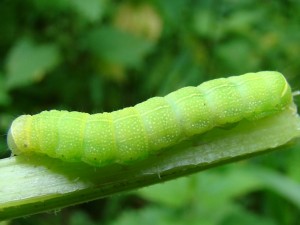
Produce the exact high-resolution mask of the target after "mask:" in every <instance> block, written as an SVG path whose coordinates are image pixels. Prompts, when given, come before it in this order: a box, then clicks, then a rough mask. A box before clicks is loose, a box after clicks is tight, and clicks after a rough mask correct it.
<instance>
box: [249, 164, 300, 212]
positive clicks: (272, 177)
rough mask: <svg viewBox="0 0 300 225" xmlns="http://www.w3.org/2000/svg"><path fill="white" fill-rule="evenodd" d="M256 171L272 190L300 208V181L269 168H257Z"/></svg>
mask: <svg viewBox="0 0 300 225" xmlns="http://www.w3.org/2000/svg"><path fill="white" fill-rule="evenodd" d="M254 171H256V174H257V176H258V177H259V178H260V179H261V180H262V181H263V182H264V183H265V185H266V186H267V187H268V188H269V189H270V190H272V191H274V192H276V193H277V194H279V195H281V196H282V197H284V198H286V199H287V200H288V201H290V202H292V203H293V204H295V205H296V206H297V207H298V208H299V209H300V183H297V182H295V181H294V180H292V179H290V178H289V177H287V176H284V175H281V174H279V173H276V172H274V171H272V170H269V169H263V168H256V170H254Z"/></svg>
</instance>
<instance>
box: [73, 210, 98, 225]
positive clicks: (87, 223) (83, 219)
mask: <svg viewBox="0 0 300 225" xmlns="http://www.w3.org/2000/svg"><path fill="white" fill-rule="evenodd" d="M82 224H84V225H96V223H94V222H93V221H92V220H91V219H90V218H89V216H88V215H87V214H86V213H84V212H80V211H77V212H75V213H73V214H72V215H71V218H70V225H82Z"/></svg>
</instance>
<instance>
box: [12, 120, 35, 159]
mask: <svg viewBox="0 0 300 225" xmlns="http://www.w3.org/2000/svg"><path fill="white" fill-rule="evenodd" d="M30 117H31V116H30V115H23V116H19V117H18V118H16V119H15V120H14V121H13V123H12V125H11V127H10V129H9V131H8V135H7V143H8V147H9V148H10V149H11V151H12V153H13V154H14V155H19V154H21V153H22V152H24V151H27V150H29V149H30V145H29V139H28V136H29V135H28V131H27V129H26V127H27V124H28V122H29V121H30Z"/></svg>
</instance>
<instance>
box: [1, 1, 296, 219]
mask: <svg viewBox="0 0 300 225" xmlns="http://www.w3.org/2000/svg"><path fill="white" fill-rule="evenodd" d="M0 15H1V20H0V31H1V33H0V108H1V111H0V112H1V113H0V132H1V139H0V157H7V156H9V152H8V151H7V146H6V133H7V129H8V127H9V124H10V122H11V121H12V119H13V118H14V117H16V116H18V115H21V114H24V113H28V114H31V113H36V112H39V111H42V110H46V109H53V108H56V109H68V110H78V111H86V112H102V111H111V110H116V109H120V108H123V107H125V106H129V105H133V104H136V103H138V102H141V101H143V100H146V99H147V98H149V97H151V96H155V95H164V94H166V93H169V92H170V91H173V90H175V89H177V88H180V87H183V86H187V85H197V84H199V83H201V82H202V81H204V80H208V79H212V78H215V77H221V76H229V75H233V74H243V73H246V72H249V71H260V70H278V71H280V72H282V73H283V74H284V75H285V76H286V77H287V79H288V80H289V82H290V84H291V86H292V87H293V89H294V90H297V89H298V90H299V87H300V79H299V71H300V64H299V63H298V61H299V52H300V44H299V39H300V28H299V20H300V16H299V15H300V4H299V1H259V0H256V1H249V0H246V1H232V0H224V1H210V0H197V1H191V0H189V1H184V0H174V1H159V0H148V1H147V0H144V1H133V0H132V1H116V0H115V1H105V0H88V1H84V3H83V1H80V0H76V1H75V0H74V1H68V0H51V1H48V0H25V1H23V0H15V1H9V0H2V1H0ZM296 102H297V103H298V104H299V103H300V101H299V100H298V99H297V97H296ZM299 146H300V145H299V143H293V145H291V146H290V147H289V150H286V151H283V152H278V153H272V154H270V155H268V156H266V157H260V158H257V159H255V160H252V161H248V162H247V165H246V166H241V165H239V164H238V165H231V166H229V167H222V168H220V169H217V170H212V171H206V172H203V173H201V174H199V175H196V176H192V177H190V178H184V179H182V180H176V181H174V183H173V182H168V183H166V186H165V187H163V186H159V187H153V189H149V190H147V191H146V190H141V191H139V192H138V193H136V194H132V195H128V196H127V197H124V196H120V197H114V198H110V199H107V200H105V201H103V200H102V201H96V202H94V203H92V205H88V204H86V205H82V206H78V207H76V208H69V209H66V210H63V211H62V212H59V213H57V215H53V214H49V215H47V219H44V216H45V215H42V216H32V217H30V218H26V219H18V220H14V221H11V222H7V223H6V224H51V223H52V224H59V223H64V224H74V225H75V224H83V223H84V224H126V223H128V224H141V223H143V224H147V223H149V224H150V223H151V224H154V223H156V224H297V222H298V221H299V216H300V215H299V211H300V210H299V204H300V203H299V201H300V200H299V196H298V193H300V188H299V182H300V169H299V168H300V167H299V166H298V165H299V160H300V153H299ZM248 164H249V165H248ZM256 165H260V167H259V168H262V169H258V170H255V169H253V167H254V166H256ZM266 168H268V169H266ZM0 193H1V191H0ZM78 221H81V223H78Z"/></svg>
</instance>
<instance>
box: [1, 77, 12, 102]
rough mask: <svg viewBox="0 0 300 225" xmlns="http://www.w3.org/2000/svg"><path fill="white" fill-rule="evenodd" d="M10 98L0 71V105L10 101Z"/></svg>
mask: <svg viewBox="0 0 300 225" xmlns="http://www.w3.org/2000/svg"><path fill="white" fill-rule="evenodd" d="M10 101H11V99H10V96H9V95H8V93H7V90H6V88H5V79H4V76H3V74H2V73H0V106H5V105H8V104H9V103H10Z"/></svg>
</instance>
